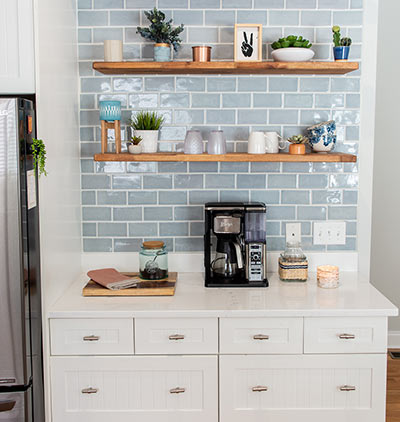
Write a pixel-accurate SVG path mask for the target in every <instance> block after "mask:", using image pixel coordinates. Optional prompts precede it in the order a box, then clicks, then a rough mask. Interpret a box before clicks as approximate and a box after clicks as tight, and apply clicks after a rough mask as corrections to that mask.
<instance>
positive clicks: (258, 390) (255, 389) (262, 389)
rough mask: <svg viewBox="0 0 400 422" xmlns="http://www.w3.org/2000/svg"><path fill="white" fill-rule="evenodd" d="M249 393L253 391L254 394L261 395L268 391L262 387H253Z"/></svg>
mask: <svg viewBox="0 0 400 422" xmlns="http://www.w3.org/2000/svg"><path fill="white" fill-rule="evenodd" d="M251 391H254V392H255V393H262V392H263V391H268V387H264V386H263V385H257V386H256V387H253V388H252V389H251Z"/></svg>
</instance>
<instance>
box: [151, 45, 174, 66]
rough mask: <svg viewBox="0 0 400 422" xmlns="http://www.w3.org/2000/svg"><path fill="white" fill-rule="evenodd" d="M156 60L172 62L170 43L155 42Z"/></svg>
mask: <svg viewBox="0 0 400 422" xmlns="http://www.w3.org/2000/svg"><path fill="white" fill-rule="evenodd" d="M154 61H156V62H170V61H171V46H170V45H169V44H163V43H159V44H154Z"/></svg>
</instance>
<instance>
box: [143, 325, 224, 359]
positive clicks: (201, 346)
mask: <svg viewBox="0 0 400 422" xmlns="http://www.w3.org/2000/svg"><path fill="white" fill-rule="evenodd" d="M135 331H136V334H135V340H136V353H137V354H140V355H142V354H149V355H152V354H155V355H160V354H161V355H163V354H164V355H171V354H178V355H185V354H188V355H191V354H195V355H198V354H217V353H218V319H217V318H136V319H135Z"/></svg>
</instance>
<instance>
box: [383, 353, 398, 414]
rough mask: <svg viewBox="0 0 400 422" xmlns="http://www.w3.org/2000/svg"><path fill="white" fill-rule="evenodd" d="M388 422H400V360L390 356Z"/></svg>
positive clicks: (387, 400)
mask: <svg viewBox="0 0 400 422" xmlns="http://www.w3.org/2000/svg"><path fill="white" fill-rule="evenodd" d="M386 403H387V405H386V407H387V408H386V422H400V359H392V358H391V357H390V356H389V355H388V371H387V399H386Z"/></svg>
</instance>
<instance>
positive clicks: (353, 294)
mask: <svg viewBox="0 0 400 422" xmlns="http://www.w3.org/2000/svg"><path fill="white" fill-rule="evenodd" d="M268 280H269V282H270V287H267V288H237V289H228V288H223V289H221V288H219V289H215V288H205V287H204V279H203V274H202V273H179V275H178V283H177V288H176V292H175V296H169V297H83V296H82V287H83V286H84V285H85V284H86V283H87V281H88V278H87V276H86V275H84V276H82V277H81V278H80V279H79V280H78V281H77V282H75V283H74V284H73V285H72V286H71V287H70V288H69V289H68V290H67V291H66V292H65V293H64V295H63V296H62V297H61V298H60V299H59V300H58V301H57V302H56V303H55V304H54V305H53V306H52V307H51V309H50V311H49V313H48V317H49V318H123V317H129V318H133V317H188V316H192V317H223V316H225V317H226V316H231V317H233V316H241V317H247V316H248V317H268V316H270V317H273V316H275V317H278V316H286V317H289V316H308V317H310V316H311V317H312V316H315V317H317V316H397V315H398V309H397V308H396V307H395V306H394V305H393V304H392V303H391V302H390V301H389V300H388V299H386V298H385V296H383V295H382V294H381V293H380V292H379V291H378V290H377V289H375V287H373V286H372V285H371V284H370V283H368V282H367V281H366V280H365V279H363V278H362V277H361V276H360V275H359V274H357V273H353V272H347V273H341V274H340V283H341V285H340V287H339V288H338V289H332V290H328V289H321V288H319V287H318V286H317V283H316V275H315V274H310V276H309V280H308V281H307V282H306V283H283V282H281V281H280V280H279V277H278V275H277V274H270V275H269V277H268Z"/></svg>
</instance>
